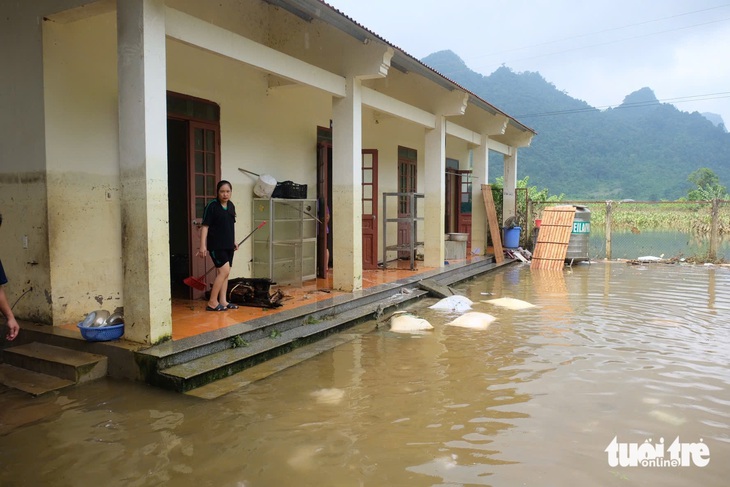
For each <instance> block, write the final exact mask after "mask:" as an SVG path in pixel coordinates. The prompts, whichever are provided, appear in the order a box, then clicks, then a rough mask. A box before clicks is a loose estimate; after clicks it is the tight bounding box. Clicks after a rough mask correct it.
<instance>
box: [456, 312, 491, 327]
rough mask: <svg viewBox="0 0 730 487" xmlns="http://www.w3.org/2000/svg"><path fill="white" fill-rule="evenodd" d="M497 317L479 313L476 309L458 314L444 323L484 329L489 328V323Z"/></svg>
mask: <svg viewBox="0 0 730 487" xmlns="http://www.w3.org/2000/svg"><path fill="white" fill-rule="evenodd" d="M496 319H497V318H495V317H494V316H492V315H488V314H487V313H479V312H477V311H472V312H470V313H464V314H463V315H461V316H459V317H458V318H456V319H455V320H453V321H451V322H449V323H446V324H447V325H450V326H459V327H461V328H472V329H475V330H486V329H487V328H489V325H491V324H492V322H493V321H495V320H496Z"/></svg>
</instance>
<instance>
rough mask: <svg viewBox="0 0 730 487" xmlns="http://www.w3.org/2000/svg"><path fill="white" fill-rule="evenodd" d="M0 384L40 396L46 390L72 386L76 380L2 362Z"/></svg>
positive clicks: (0, 365)
mask: <svg viewBox="0 0 730 487" xmlns="http://www.w3.org/2000/svg"><path fill="white" fill-rule="evenodd" d="M0 384H3V385H5V386H7V387H11V388H13V389H18V390H20V391H23V392H27V393H28V394H32V395H34V396H40V395H41V394H45V393H46V392H50V391H57V390H59V389H63V388H64V387H69V386H72V385H74V382H72V381H70V380H66V379H59V378H58V377H54V376H52V375H46V374H39V373H38V372H33V371H31V370H27V369H22V368H20V367H15V366H12V365H8V364H0Z"/></svg>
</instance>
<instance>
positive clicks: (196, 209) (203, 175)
mask: <svg viewBox="0 0 730 487" xmlns="http://www.w3.org/2000/svg"><path fill="white" fill-rule="evenodd" d="M167 112H168V119H167V181H168V219H169V220H168V221H169V232H170V288H171V295H172V297H173V298H179V299H191V298H193V299H196V298H200V297H202V296H203V294H204V293H203V292H202V291H199V290H195V289H192V288H190V287H188V286H186V285H185V284H184V283H183V280H184V279H185V278H186V277H188V276H191V275H195V276H200V275H202V274H204V273H205V271H207V270H208V269H209V268H210V267H211V266H212V263H211V262H210V260H209V259H198V258H195V253H196V251H197V249H198V247H199V243H200V241H199V239H200V233H199V232H200V222H201V221H202V217H203V210H204V209H205V205H206V204H207V203H208V202H209V201H211V200H212V199H214V198H215V197H216V190H215V188H216V184H217V183H218V180H219V179H220V123H219V120H220V110H219V107H218V105H216V104H215V103H212V102H209V101H206V100H200V99H197V98H192V97H187V96H185V95H179V94H175V93H168V95H167Z"/></svg>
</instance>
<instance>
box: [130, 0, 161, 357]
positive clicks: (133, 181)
mask: <svg viewBox="0 0 730 487" xmlns="http://www.w3.org/2000/svg"><path fill="white" fill-rule="evenodd" d="M164 13H165V2H164V0H125V1H123V2H117V42H118V44H117V55H118V59H117V68H118V75H119V166H120V175H121V183H122V201H121V210H122V211H121V213H122V260H123V265H124V286H123V287H124V317H125V330H124V336H125V338H126V339H128V340H131V341H135V342H139V343H149V344H154V343H158V342H160V341H163V340H165V339H168V338H170V337H171V336H172V312H171V306H170V256H169V252H170V251H169V240H170V239H169V228H168V223H167V218H168V209H167V208H168V204H167V106H166V105H167V104H166V82H167V81H166V58H165V15H164Z"/></svg>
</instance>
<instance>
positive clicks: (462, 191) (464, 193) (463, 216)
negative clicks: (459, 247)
mask: <svg viewBox="0 0 730 487" xmlns="http://www.w3.org/2000/svg"><path fill="white" fill-rule="evenodd" d="M457 172H458V186H459V218H458V222H459V223H458V233H468V234H469V236H468V237H467V241H466V246H467V247H468V248H471V205H472V194H471V185H472V174H471V171H469V170H463V171H457Z"/></svg>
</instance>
